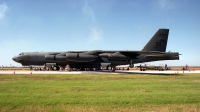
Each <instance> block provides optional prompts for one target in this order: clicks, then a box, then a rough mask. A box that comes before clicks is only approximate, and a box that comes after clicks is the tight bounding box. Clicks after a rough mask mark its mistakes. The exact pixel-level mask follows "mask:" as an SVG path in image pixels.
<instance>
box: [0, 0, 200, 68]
mask: <svg viewBox="0 0 200 112" xmlns="http://www.w3.org/2000/svg"><path fill="white" fill-rule="evenodd" d="M199 6H200V0H0V51H1V52H0V56H1V58H0V65H4V66H10V64H12V65H13V66H21V65H20V64H18V63H16V62H14V61H13V60H12V57H13V56H15V55H18V54H19V53H21V52H36V51H76V50H78V51H81V50H137V51H139V50H141V49H142V48H143V46H144V45H145V44H146V43H147V42H148V41H149V39H150V38H151V37H152V36H153V35H154V33H155V32H156V31H157V30H158V29H159V28H168V29H170V32H169V38H168V45H167V51H171V52H179V53H180V54H182V55H181V56H180V60H178V61H177V60H176V61H158V62H151V63H150V64H151V65H159V64H168V65H169V66H170V65H171V66H176V65H177V66H184V65H185V64H188V65H189V66H200V7H199Z"/></svg>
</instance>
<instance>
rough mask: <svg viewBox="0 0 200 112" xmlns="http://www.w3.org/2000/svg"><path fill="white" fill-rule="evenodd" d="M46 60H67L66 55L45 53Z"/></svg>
mask: <svg viewBox="0 0 200 112" xmlns="http://www.w3.org/2000/svg"><path fill="white" fill-rule="evenodd" d="M45 60H46V61H66V56H58V55H45Z"/></svg>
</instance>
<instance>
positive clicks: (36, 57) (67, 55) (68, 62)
mask: <svg viewBox="0 0 200 112" xmlns="http://www.w3.org/2000/svg"><path fill="white" fill-rule="evenodd" d="M168 34H169V29H159V30H158V31H157V32H156V33H155V34H154V36H153V37H152V38H151V39H150V40H149V42H148V43H147V44H146V45H145V46H144V48H143V49H142V50H141V51H128V50H127V51H120V50H119V51H112V50H111V51H104V50H94V51H68V52H22V53H20V54H19V55H18V56H15V57H13V58H12V59H13V60H14V61H16V62H18V63H21V64H22V65H23V66H31V65H36V66H43V65H44V69H45V68H49V69H52V68H54V69H55V70H59V69H60V68H61V69H62V70H63V69H65V67H66V66H67V67H68V69H69V68H77V69H80V68H81V69H84V68H97V69H99V68H101V67H112V68H115V67H116V66H117V65H126V64H130V67H134V64H135V63H142V62H150V61H159V60H179V55H180V54H179V53H178V52H165V51H166V46H167V40H168Z"/></svg>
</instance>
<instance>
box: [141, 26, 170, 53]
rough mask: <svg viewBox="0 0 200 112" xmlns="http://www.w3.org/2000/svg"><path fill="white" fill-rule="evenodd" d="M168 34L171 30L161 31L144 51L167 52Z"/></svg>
mask: <svg viewBox="0 0 200 112" xmlns="http://www.w3.org/2000/svg"><path fill="white" fill-rule="evenodd" d="M168 34H169V29H159V30H158V31H157V32H156V33H155V34H154V36H153V37H152V38H151V39H150V40H149V42H148V43H147V44H146V45H145V46H144V48H143V49H142V51H159V52H165V51H166V47H167V40H168Z"/></svg>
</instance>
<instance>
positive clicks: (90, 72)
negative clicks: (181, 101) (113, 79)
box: [0, 70, 200, 74]
mask: <svg viewBox="0 0 200 112" xmlns="http://www.w3.org/2000/svg"><path fill="white" fill-rule="evenodd" d="M183 73H184V74H193V73H195V74H200V70H194V71H193V70H191V71H188V70H187V71H182V70H181V71H180V70H179V71H173V70H169V71H135V70H134V71H125V70H124V71H122V70H116V71H115V72H112V71H0V74H183Z"/></svg>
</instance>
